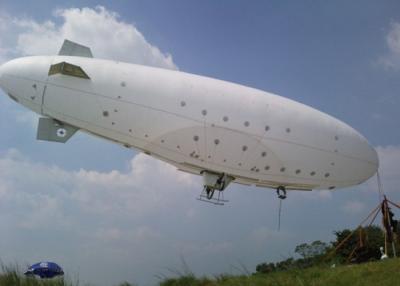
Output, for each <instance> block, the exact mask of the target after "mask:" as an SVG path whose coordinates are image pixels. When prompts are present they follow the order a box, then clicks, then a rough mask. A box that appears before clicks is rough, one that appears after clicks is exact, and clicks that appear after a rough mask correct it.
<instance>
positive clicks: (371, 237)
mask: <svg viewBox="0 0 400 286" xmlns="http://www.w3.org/2000/svg"><path fill="white" fill-rule="evenodd" d="M351 232H352V231H351V230H349V229H344V230H341V231H335V232H334V234H335V235H336V240H335V241H333V242H332V245H333V247H337V246H338V245H339V244H340V243H341V242H342V241H343V240H344V239H345V238H346V237H348V236H349V235H350V234H351ZM384 244H385V237H384V232H383V231H382V229H381V228H380V227H378V226H375V225H371V226H367V227H363V228H358V229H355V230H353V234H352V235H351V236H350V238H348V239H347V241H346V242H345V243H344V244H343V245H342V246H341V247H339V248H338V249H337V250H336V256H337V257H338V258H339V260H340V261H342V262H346V261H347V260H348V258H349V257H350V255H351V254H353V258H352V259H351V262H356V263H361V262H367V261H371V260H377V259H380V257H381V252H380V250H379V248H380V247H381V246H383V245H384Z"/></svg>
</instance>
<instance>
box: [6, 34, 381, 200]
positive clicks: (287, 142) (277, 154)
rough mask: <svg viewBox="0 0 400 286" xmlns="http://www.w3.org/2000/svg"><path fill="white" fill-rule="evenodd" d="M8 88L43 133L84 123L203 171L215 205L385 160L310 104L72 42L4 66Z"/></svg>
mask: <svg viewBox="0 0 400 286" xmlns="http://www.w3.org/2000/svg"><path fill="white" fill-rule="evenodd" d="M0 87H1V88H2V89H3V90H4V92H5V93H6V94H7V95H8V96H9V97H10V98H11V99H12V100H14V101H16V102H18V103H19V104H21V105H23V106H25V107H27V108H28V109H30V110H32V111H34V112H36V113H38V114H40V116H41V117H40V118H39V121H38V128H37V139H39V140H47V141H52V142H61V143H65V142H67V141H68V140H69V139H70V138H71V137H72V136H73V135H74V134H75V133H76V131H78V130H80V131H82V132H86V133H89V134H92V135H95V136H97V137H101V138H104V139H106V140H110V141H113V142H115V143H117V144H120V145H122V146H125V147H128V148H134V149H136V150H139V151H140V152H144V153H145V154H148V155H150V156H153V157H155V158H157V159H159V160H162V161H164V162H167V163H169V164H172V165H173V166H175V167H176V168H177V169H178V170H181V171H183V172H188V173H191V174H196V175H200V176H202V177H203V187H202V191H201V195H200V198H203V199H204V200H206V201H208V200H210V202H212V200H216V203H221V201H223V200H222V198H221V197H220V195H221V193H222V192H223V191H224V190H226V188H227V187H228V185H229V184H230V183H237V184H243V185H255V186H258V187H264V188H272V189H275V190H276V191H277V193H278V196H279V198H281V199H284V198H286V191H287V190H290V191H311V190H323V189H328V190H333V189H339V188H345V187H349V186H354V185H358V184H361V183H363V182H364V181H366V180H367V179H368V178H370V177H371V176H373V175H374V174H375V173H376V172H377V169H378V166H379V160H378V156H377V153H376V151H375V149H374V148H373V147H372V146H371V145H370V144H369V142H368V141H367V140H366V139H365V138H364V137H363V136H362V135H361V134H360V133H359V132H357V131H356V130H355V129H353V128H352V127H350V126H349V125H347V124H345V123H344V122H342V121H340V120H338V119H336V118H334V117H332V116H330V115H328V114H326V113H323V112H321V111H318V110H316V109H314V108H312V107H310V106H307V105H304V104H302V103H299V102H296V101H293V100H291V99H288V98H285V97H282V96H279V95H276V94H273V93H270V92H266V91H262V90H258V89H255V88H251V87H247V86H243V85H239V84H235V83H231V82H227V81H223V80H218V79H214V78H210V77H205V76H200V75H194V74H190V73H186V72H182V71H177V70H168V69H162V68H156V67H150V66H143V65H137V64H131V63H124V62H119V61H113V60H105V59H98V58H94V57H93V54H92V51H91V49H90V48H89V47H86V46H84V45H81V44H79V43H75V42H72V41H69V40H65V41H64V43H63V45H62V47H61V50H60V51H59V53H58V55H49V56H29V57H22V58H17V59H14V60H11V61H9V62H6V63H4V64H3V65H2V66H1V67H0ZM154 178H155V179H156V178H157V174H156V173H155V174H154ZM215 191H217V193H218V197H217V196H214V193H215Z"/></svg>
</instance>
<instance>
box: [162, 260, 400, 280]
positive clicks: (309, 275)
mask: <svg viewBox="0 0 400 286" xmlns="http://www.w3.org/2000/svg"><path fill="white" fill-rule="evenodd" d="M160 285H161V286H189V285H193V286H261V285H263V286H297V285H298V286H308V285H309V286H311V285H312V286H319V285H321V286H342V285H343V286H377V285H379V286H386V285H387V286H394V285H400V259H389V260H385V261H378V262H371V263H364V264H360V265H349V266H338V267H335V268H328V267H313V268H309V269H306V270H301V271H300V270H290V271H285V272H274V273H268V274H255V275H251V276H224V275H221V276H218V277H215V278H214V279H209V278H195V277H194V276H191V275H188V276H184V277H180V278H173V279H167V280H165V281H163V282H161V283H160Z"/></svg>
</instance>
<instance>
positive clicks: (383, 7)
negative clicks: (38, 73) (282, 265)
mask: <svg viewBox="0 0 400 286" xmlns="http://www.w3.org/2000/svg"><path fill="white" fill-rule="evenodd" d="M98 5H102V6H104V8H99V7H97V8H96V6H98ZM85 7H86V8H85ZM73 8H75V9H73ZM399 9H400V4H399V2H398V1H351V2H349V1H335V2H326V1H320V2H316V1H292V2H283V1H251V2H248V1H142V2H138V1H110V2H107V1H96V2H94V1H69V2H68V3H65V1H59V2H57V1H35V2H27V3H23V2H22V1H21V2H19V1H2V2H0V61H2V62H4V61H6V60H8V59H11V58H13V57H18V56H22V55H30V54H46V53H56V52H57V49H58V46H59V45H60V44H61V42H60V41H62V37H64V36H68V37H72V38H71V40H76V41H86V40H87V41H89V42H90V43H91V46H92V50H93V53H94V54H95V55H100V56H101V57H107V58H113V59H119V60H125V61H131V62H138V61H139V62H142V63H145V64H155V65H158V66H164V67H171V62H169V60H172V61H173V62H172V63H173V64H174V65H175V66H177V67H178V68H179V69H180V70H183V71H186V72H191V73H196V74H202V75H207V76H212V77H216V78H219V79H224V80H228V81H233V82H236V83H240V84H244V85H248V86H252V87H256V88H259V89H263V90H267V91H271V92H274V93H277V94H280V95H283V96H286V97H289V98H291V99H294V100H297V101H300V102H302V103H305V104H308V105H311V106H313V107H316V108H318V109H320V110H322V111H324V112H327V113H329V114H331V115H333V116H335V117H337V118H339V119H341V120H343V121H345V122H346V123H348V124H350V125H351V126H353V127H354V128H356V129H357V130H359V131H360V132H361V133H362V134H363V135H365V136H366V137H367V138H368V140H369V141H370V142H371V143H372V144H373V145H374V146H375V147H376V148H377V150H378V153H379V155H380V161H381V169H382V177H383V184H384V188H385V190H386V191H387V193H388V195H389V196H390V197H391V198H392V199H393V200H395V201H399V200H400V195H399V194H398V192H396V191H397V189H396V188H397V186H398V185H399V184H400V179H399V178H400V176H399V175H400V173H399V163H398V162H400V160H399V159H400V137H399V136H400V134H399V131H398V122H399V121H400V113H399V112H398V109H399V107H400V96H399V92H400V80H399V76H400V16H399V15H400V14H399V13H398V11H399ZM83 19H85V20H86V21H85V24H82V21H83ZM99 21H100V22H102V23H106V25H104V26H105V27H100V26H101V25H99ZM113 27H114V29H115V28H118V29H121V31H123V32H125V33H126V34H129V35H131V36H132V38H133V39H134V40H133V41H129V40H126V38H123V37H121V38H120V39H114V38H113V39H110V38H107V37H108V36H109V35H112V32H113V31H112V29H113ZM83 30H84V31H85V32H86V33H88V34H87V35H86V36H87V39H86V38H84V37H83V36H82V34H83V32H82V31H83ZM138 33H139V34H138ZM88 35H89V36H88ZM139 35H142V37H140V36H139ZM149 46H150V47H153V48H157V49H158V52H157V53H156V54H151V53H150V56H149V55H148V54H146V53H147V52H148V51H149ZM143 54H146V55H148V56H143ZM1 95H3V93H2V92H1ZM36 120H37V117H36V116H34V115H33V114H32V112H29V111H27V110H25V109H24V108H22V107H19V106H17V105H16V104H15V103H14V102H12V101H10V100H9V99H8V98H7V97H5V96H1V97H0V133H1V134H2V136H1V138H0V228H1V229H2V232H4V231H5V230H7V232H6V235H5V237H4V238H3V239H2V240H1V241H0V253H2V257H1V258H2V260H3V261H6V262H7V261H11V262H15V261H17V262H19V263H21V264H23V263H29V262H32V263H33V262H35V261H36V260H42V259H50V260H57V261H59V262H60V263H61V264H62V265H63V266H64V267H65V268H66V270H67V273H69V274H70V275H71V276H73V277H74V275H77V273H79V276H80V278H81V279H82V280H84V281H90V282H93V283H99V284H100V285H109V284H112V283H117V282H118V281H122V280H129V281H133V282H138V283H140V284H141V285H152V284H153V283H155V282H156V281H157V280H156V279H155V278H154V275H155V274H159V273H164V274H170V273H169V272H168V270H167V268H168V267H169V268H178V269H179V268H181V262H180V257H181V256H183V257H184V258H185V259H186V261H187V263H188V264H189V266H190V267H191V269H192V270H193V271H194V272H196V273H198V274H215V273H221V272H232V273H235V268H236V267H237V266H238V265H239V264H240V263H243V264H245V265H246V266H247V267H248V268H249V269H250V270H253V269H254V267H255V265H256V264H257V263H259V262H262V261H274V260H278V259H281V258H282V257H286V256H288V255H290V254H291V253H292V252H293V249H294V247H295V246H296V245H297V244H299V243H302V242H306V241H310V240H314V239H321V240H326V241H328V240H330V239H332V231H333V230H336V229H340V228H344V227H354V226H356V224H357V223H358V222H359V221H361V219H362V218H363V217H364V216H366V215H367V214H368V211H369V210H370V209H372V208H373V207H374V206H375V205H376V204H377V203H378V195H377V191H376V181H375V179H374V178H373V179H371V180H370V181H369V182H367V183H365V184H363V185H362V186H358V187H354V188H349V189H346V190H338V191H337V192H333V193H328V192H312V193H297V194H290V196H289V199H288V200H286V201H285V203H284V213H283V227H282V230H281V231H280V232H277V231H276V221H277V205H278V202H277V200H276V198H275V194H274V192H273V191H269V190H264V189H259V188H255V187H251V188H247V187H242V186H232V188H230V189H229V191H230V193H229V199H230V200H231V202H230V204H229V205H227V206H224V207H222V208H215V207H213V206H208V205H203V204H201V203H200V202H198V201H196V200H195V197H196V196H197V195H198V193H199V192H200V189H201V186H200V180H199V178H197V177H192V176H188V175H185V174H182V173H177V172H175V171H174V169H173V168H171V167H170V166H168V165H165V164H163V163H159V162H158V161H155V160H153V159H151V158H148V157H147V156H145V155H139V154H137V153H135V152H132V151H130V150H127V149H124V148H122V147H120V146H116V145H113V144H112V143H109V142H105V141H103V140H101V139H98V138H92V137H90V136H88V135H85V134H81V133H79V134H77V135H76V136H74V138H72V139H71V141H70V142H68V143H67V144H65V145H63V144H52V143H47V142H38V141H35V133H36V129H35V128H36V127H35V124H36ZM154 169H156V170H158V173H157V179H158V180H154V179H155V178H154V176H155V175H154V171H153V170H154ZM227 195H228V194H227ZM399 215H400V213H399ZM49 217H50V218H54V219H49ZM55 221H56V222H55ZM32 245H35V247H32ZM106 269H107V270H106Z"/></svg>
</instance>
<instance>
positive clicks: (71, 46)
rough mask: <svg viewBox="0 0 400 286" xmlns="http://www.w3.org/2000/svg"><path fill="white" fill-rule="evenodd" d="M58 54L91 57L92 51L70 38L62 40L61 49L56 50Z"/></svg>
mask: <svg viewBox="0 0 400 286" xmlns="http://www.w3.org/2000/svg"><path fill="white" fill-rule="evenodd" d="M58 54H59V55H60V56H76V57H86V58H93V55H92V51H91V50H90V48H89V47H86V46H83V45H80V44H78V43H75V42H72V41H70V40H66V39H65V40H64V43H63V45H62V47H61V50H60V51H59V52H58Z"/></svg>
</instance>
